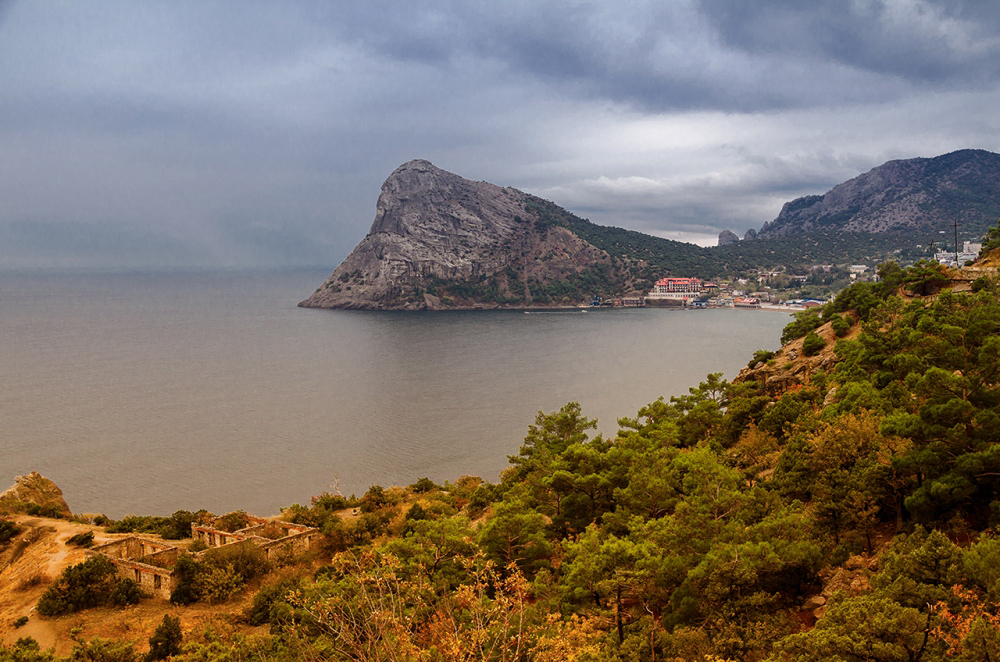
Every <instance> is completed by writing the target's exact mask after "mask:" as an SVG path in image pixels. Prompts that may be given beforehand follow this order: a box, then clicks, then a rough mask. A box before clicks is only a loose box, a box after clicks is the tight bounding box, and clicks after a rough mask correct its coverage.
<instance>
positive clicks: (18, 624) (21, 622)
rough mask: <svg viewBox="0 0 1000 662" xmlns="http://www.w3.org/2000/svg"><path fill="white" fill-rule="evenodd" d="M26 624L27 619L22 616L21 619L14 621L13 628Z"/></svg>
mask: <svg viewBox="0 0 1000 662" xmlns="http://www.w3.org/2000/svg"><path fill="white" fill-rule="evenodd" d="M27 624H28V617H27V616H22V617H21V618H19V619H17V620H16V621H14V627H15V628H19V627H24V626H25V625H27Z"/></svg>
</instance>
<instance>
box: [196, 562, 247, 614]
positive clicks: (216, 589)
mask: <svg viewBox="0 0 1000 662" xmlns="http://www.w3.org/2000/svg"><path fill="white" fill-rule="evenodd" d="M243 583H244V582H243V579H242V577H240V575H239V574H238V573H237V572H236V571H235V570H234V569H233V566H232V565H230V564H228V563H227V564H223V565H215V566H210V567H209V568H208V569H207V571H206V572H205V573H204V574H203V575H202V576H201V581H200V583H199V589H200V590H199V595H200V597H201V599H202V600H208V601H209V602H210V603H212V604H219V603H220V602H225V601H226V600H228V599H229V598H231V597H233V596H234V595H236V594H237V593H238V592H239V590H240V589H241V588H243Z"/></svg>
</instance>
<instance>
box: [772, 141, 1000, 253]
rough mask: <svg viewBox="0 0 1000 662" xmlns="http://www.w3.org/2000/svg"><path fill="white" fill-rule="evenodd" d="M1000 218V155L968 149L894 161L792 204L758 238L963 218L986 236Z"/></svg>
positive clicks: (915, 225)
mask: <svg viewBox="0 0 1000 662" xmlns="http://www.w3.org/2000/svg"><path fill="white" fill-rule="evenodd" d="M997 216H1000V154H995V153H993V152H989V151H986V150H982V149H963V150H958V151H955V152H949V153H948V154H942V155H941V156H936V157H932V158H923V157H921V158H914V159H897V160H893V161H888V162H886V163H883V164H882V165H880V166H877V167H875V168H873V169H871V170H869V171H868V172H866V173H862V174H860V175H858V176H857V177H854V178H852V179H849V180H847V181H846V182H843V183H841V184H838V185H837V186H834V187H833V188H832V189H830V190H829V191H827V192H826V193H825V194H823V195H808V196H803V197H800V198H796V199H795V200H791V201H789V202H786V203H785V205H784V206H783V207H782V209H781V212H780V213H779V214H778V216H777V218H775V219H774V220H772V221H769V222H767V223H765V224H764V225H763V226H762V227H761V229H760V231H759V232H758V233H757V239H772V238H774V237H780V236H783V235H787V234H796V233H802V232H808V231H810V230H819V229H836V230H840V231H846V232H867V233H871V234H881V233H885V232H890V231H894V230H912V229H919V228H930V227H935V228H936V229H944V228H937V226H936V225H935V224H936V223H937V224H940V223H941V221H943V220H944V221H952V220H958V221H959V223H960V224H962V225H966V224H967V225H969V226H970V227H972V228H974V230H975V231H978V232H980V233H982V232H985V231H986V229H987V228H988V227H989V226H990V225H992V224H993V223H994V222H995V221H996V218H997Z"/></svg>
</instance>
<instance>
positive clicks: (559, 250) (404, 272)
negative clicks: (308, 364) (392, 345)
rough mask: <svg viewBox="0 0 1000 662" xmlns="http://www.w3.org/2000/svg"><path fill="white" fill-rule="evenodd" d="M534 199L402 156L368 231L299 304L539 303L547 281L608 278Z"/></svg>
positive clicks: (606, 260) (608, 266) (595, 257)
mask: <svg viewBox="0 0 1000 662" xmlns="http://www.w3.org/2000/svg"><path fill="white" fill-rule="evenodd" d="M541 203H544V201H541V200H540V199H538V198H534V197H533V196H530V195H528V194H526V193H523V192H521V191H518V190H516V189H513V188H509V187H508V188H503V187H500V186H495V185H493V184H489V183H487V182H476V181H470V180H467V179H464V178H462V177H459V176H458V175H456V174H454V173H450V172H447V171H445V170H441V169H440V168H437V167H435V166H434V165H433V164H432V163H430V162H429V161H424V160H415V161H409V162H407V163H404V164H403V165H401V166H400V167H398V168H397V169H396V170H395V171H394V172H393V173H392V174H391V175H390V176H389V178H388V179H386V181H385V183H384V184H383V185H382V192H381V194H380V195H379V198H378V203H377V205H376V212H375V221H374V222H373V223H372V226H371V229H370V230H369V232H368V235H367V236H366V237H365V238H364V239H363V240H362V241H361V243H359V244H358V245H357V246H356V247H355V249H354V250H353V251H351V253H350V255H348V256H347V259H345V260H344V262H343V263H342V264H341V265H340V266H339V267H337V268H336V269H335V270H334V272H333V273H332V274H331V275H330V277H329V278H327V280H326V281H325V282H324V283H323V284H322V285H321V286H320V287H319V288H318V289H317V290H316V292H315V293H313V295H312V296H310V297H309V298H308V299H306V300H305V301H302V302H301V303H300V304H299V305H300V306H303V307H308V308H355V309H408V310H413V309H424V308H447V307H478V306H483V305H488V306H499V305H518V306H522V305H533V304H535V305H537V304H544V303H552V302H553V301H552V298H553V297H552V294H553V291H554V290H553V284H566V283H571V284H572V283H574V282H576V281H580V280H581V278H583V275H584V274H587V273H590V272H593V271H594V270H595V269H596V270H597V271H598V272H600V274H601V276H602V278H603V280H604V281H605V283H604V284H605V285H607V281H609V280H615V279H616V278H617V277H616V276H615V274H614V269H613V267H612V259H611V257H610V256H609V255H608V253H606V252H605V251H603V250H600V249H598V248H595V247H594V246H593V245H591V244H589V243H588V242H586V241H584V240H582V239H580V238H579V237H578V236H577V235H576V234H574V233H573V232H572V231H570V230H569V229H567V228H565V227H561V226H559V225H556V224H553V223H549V222H546V221H545V219H544V218H543V216H544V213H543V210H544V205H542V204H541ZM546 204H551V203H546ZM558 289H559V288H556V290H558ZM577 289H578V288H577Z"/></svg>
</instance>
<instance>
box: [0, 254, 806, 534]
mask: <svg viewBox="0 0 1000 662" xmlns="http://www.w3.org/2000/svg"><path fill="white" fill-rule="evenodd" d="M327 275H328V270H316V269H301V270H288V271H211V272H209V271H205V272H191V271H187V272H160V273H133V272H122V273H80V272H76V273H69V272H67V273H53V272H32V273H0V376H2V383H0V423H2V425H0V490H2V489H4V488H5V487H7V486H9V485H11V484H13V479H14V476H15V475H21V474H26V473H28V472H30V471H33V470H37V471H39V472H41V473H42V474H43V475H45V476H47V477H49V478H51V479H53V480H54V481H55V482H56V483H57V484H58V485H59V486H60V487H61V488H62V490H63V493H64V496H65V498H66V500H67V501H68V502H69V505H70V508H72V509H73V511H74V512H80V513H83V512H89V513H97V512H102V513H106V514H107V515H109V516H111V517H115V518H119V517H121V516H123V515H125V514H127V513H134V514H157V515H168V514H170V513H172V512H174V511H175V510H179V509H184V510H197V509H199V508H206V509H208V510H210V511H213V512H217V513H221V512H227V511H229V510H233V509H237V508H241V509H245V510H247V511H249V512H255V513H258V514H275V513H277V512H278V511H279V509H280V508H281V507H284V506H288V505H290V504H292V503H303V504H306V503H308V502H309V498H310V497H311V496H313V495H316V494H319V493H321V492H323V491H336V490H340V491H341V492H342V493H343V494H345V495H349V494H351V493H356V494H358V495H360V494H362V493H363V492H364V491H365V490H366V489H367V488H368V487H369V486H370V485H372V484H375V483H378V484H382V485H406V484H409V483H412V482H414V481H415V480H416V479H418V478H421V477H424V476H426V477H429V478H431V479H433V480H435V481H438V482H442V481H446V480H451V481H453V480H455V479H456V478H458V477H460V476H462V475H465V474H469V475H479V476H482V477H484V478H486V479H488V480H494V481H495V480H496V479H497V475H498V473H499V472H500V471H501V470H502V469H503V468H504V467H505V466H507V456H508V455H510V454H515V453H517V450H518V447H519V446H520V444H521V441H522V440H523V438H524V435H525V433H526V431H527V427H528V425H529V424H530V423H532V422H533V420H534V417H535V414H536V413H537V412H538V411H539V410H543V411H546V412H550V411H554V410H557V409H558V408H560V407H561V406H562V405H564V404H566V403H567V402H569V401H571V400H575V401H578V402H580V403H581V405H582V407H583V411H584V414H585V415H587V416H589V417H591V418H597V419H598V421H599V430H600V431H601V432H602V433H603V434H605V435H613V434H614V433H615V431H616V430H617V420H618V419H619V418H621V417H623V416H635V415H636V413H637V411H638V409H639V408H640V407H641V406H643V405H644V404H647V403H649V402H652V401H654V400H656V399H657V398H658V397H661V396H663V397H669V396H671V395H679V394H683V393H686V392H687V389H688V388H689V387H690V386H694V385H696V384H697V383H698V382H699V381H701V380H702V379H704V377H705V375H707V374H708V373H710V372H723V373H725V375H726V377H727V378H732V377H733V376H735V375H736V373H737V372H738V371H739V369H740V368H741V367H742V366H745V365H746V363H747V361H748V360H749V358H750V356H751V355H752V354H753V352H754V350H756V349H761V348H767V349H776V348H777V347H778V346H779V342H778V338H779V336H780V333H781V329H782V327H783V326H784V325H785V324H786V323H787V322H788V320H789V318H788V315H786V314H783V313H778V312H771V311H750V310H702V311H678V310H664V309H648V310H643V309H632V310H588V311H587V312H579V311H567V312H548V313H544V312H531V313H529V314H525V313H524V312H516V311H466V312H431V313H428V312H420V313H404V312H358V311H327V310H307V309H301V308H296V305H295V304H296V303H297V302H298V301H300V300H301V299H304V298H305V297H306V296H308V295H309V294H310V293H311V292H312V291H313V290H314V289H315V288H316V286H318V285H319V284H320V283H321V282H322V281H323V279H324V278H325V277H326V276H327Z"/></svg>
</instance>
